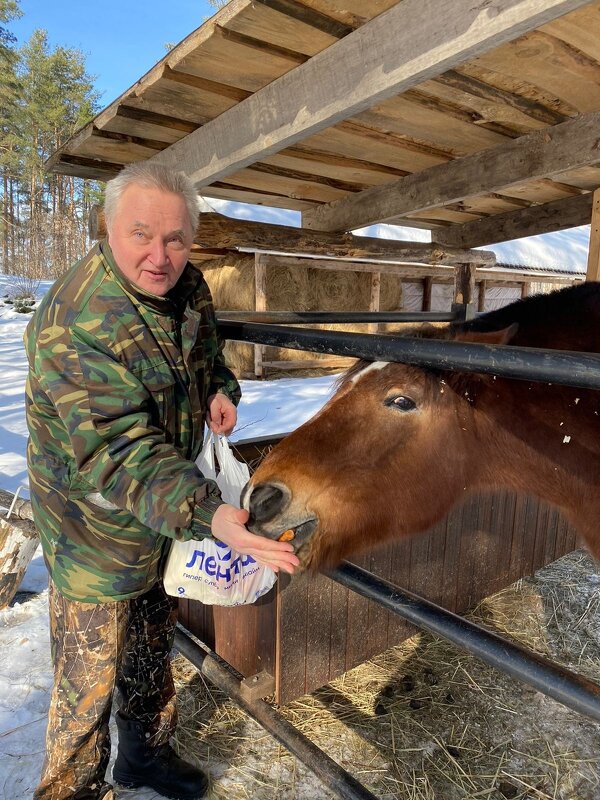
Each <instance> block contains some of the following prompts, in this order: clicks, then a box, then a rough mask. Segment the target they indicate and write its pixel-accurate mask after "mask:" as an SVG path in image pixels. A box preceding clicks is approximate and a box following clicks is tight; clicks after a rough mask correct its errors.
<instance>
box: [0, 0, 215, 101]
mask: <svg viewBox="0 0 600 800" xmlns="http://www.w3.org/2000/svg"><path fill="white" fill-rule="evenodd" d="M20 7H21V11H22V12H23V16H22V17H21V18H20V19H19V20H15V21H13V22H11V23H10V24H9V25H8V27H9V29H10V30H11V31H12V32H13V33H14V34H15V36H16V37H17V40H18V44H19V45H22V44H24V43H25V42H26V41H27V39H29V37H30V36H31V34H32V33H33V31H34V30H35V29H37V28H44V29H45V30H46V31H47V32H48V37H49V43H50V46H51V47H57V46H60V45H62V46H65V47H70V48H76V49H78V50H81V51H82V52H83V53H84V55H85V56H86V63H87V67H88V73H89V74H90V75H92V76H95V77H96V81H95V84H96V88H97V89H98V90H99V91H100V92H101V93H102V97H101V100H100V103H101V106H102V108H104V107H106V106H107V105H109V104H110V103H111V102H112V101H113V100H116V98H117V97H118V96H119V95H120V94H122V92H124V91H125V90H126V89H129V87H130V86H131V85H132V84H134V83H135V82H136V81H137V80H138V78H140V77H141V76H142V75H143V74H145V73H146V72H148V70H149V69H151V68H152V67H153V66H154V65H155V64H156V62H157V61H160V59H161V58H162V57H163V56H164V55H166V52H167V50H166V48H165V45H166V44H167V43H171V44H178V43H179V42H180V41H181V40H182V39H184V38H185V37H186V36H188V34H190V33H191V32H192V31H194V30H195V29H196V28H198V27H200V25H202V23H203V22H204V21H205V20H206V19H207V17H210V16H212V15H213V14H214V13H215V9H214V8H213V7H212V6H211V5H210V4H209V3H208V2H206V0H176V2H175V3H172V4H165V3H161V2H159V1H158V0H143V2H142V0H133V2H132V0H103V2H102V3H93V2H86V1H85V0H20Z"/></svg>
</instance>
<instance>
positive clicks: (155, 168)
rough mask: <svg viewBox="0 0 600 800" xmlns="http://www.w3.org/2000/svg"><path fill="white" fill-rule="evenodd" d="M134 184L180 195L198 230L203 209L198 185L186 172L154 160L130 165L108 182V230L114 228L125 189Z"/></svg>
mask: <svg viewBox="0 0 600 800" xmlns="http://www.w3.org/2000/svg"><path fill="white" fill-rule="evenodd" d="M133 184H135V185H137V186H145V187H146V188H148V189H159V190H160V191H163V192H171V193H172V194H178V195H180V196H181V197H182V198H183V200H184V201H185V205H186V208H187V212H188V216H189V218H190V223H191V226H192V230H193V231H195V230H196V227H197V226H198V217H199V216H200V209H199V205H198V193H197V192H196V189H195V187H194V184H193V183H192V181H191V180H190V179H189V178H188V177H187V175H185V174H184V173H183V172H174V171H173V170H171V169H169V168H168V167H164V166H162V164H153V163H152V162H150V161H138V162H136V163H134V164H128V165H127V166H126V167H124V168H123V169H122V170H121V172H119V174H118V175H117V176H116V177H115V178H112V179H111V180H110V181H108V183H107V184H106V191H105V194H104V218H105V220H106V227H107V229H108V230H110V229H111V227H112V223H113V221H114V219H115V215H116V213H117V206H118V204H119V201H120V199H121V197H122V196H123V192H124V191H125V189H127V188H128V187H129V186H132V185H133Z"/></svg>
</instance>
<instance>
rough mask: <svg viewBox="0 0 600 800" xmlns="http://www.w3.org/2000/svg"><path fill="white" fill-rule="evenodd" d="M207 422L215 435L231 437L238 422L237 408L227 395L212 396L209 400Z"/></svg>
mask: <svg viewBox="0 0 600 800" xmlns="http://www.w3.org/2000/svg"><path fill="white" fill-rule="evenodd" d="M206 422H207V424H208V427H209V428H210V429H211V431H212V432H213V433H222V434H223V435H224V436H229V434H230V433H231V431H232V430H233V429H234V428H235V423H236V422H237V408H236V407H235V406H234V405H233V403H232V402H231V400H230V399H229V398H228V397H227V396H226V395H224V394H221V393H220V392H218V393H217V394H212V395H211V396H210V397H209V398H208V413H207V415H206Z"/></svg>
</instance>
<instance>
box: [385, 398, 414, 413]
mask: <svg viewBox="0 0 600 800" xmlns="http://www.w3.org/2000/svg"><path fill="white" fill-rule="evenodd" d="M385 404H386V406H393V407H394V408H397V409H398V411H412V410H413V409H415V408H416V407H417V404H416V403H415V401H414V400H411V399H410V397H406V396H405V395H403V394H398V395H394V396H393V397H388V399H387V400H386V401H385Z"/></svg>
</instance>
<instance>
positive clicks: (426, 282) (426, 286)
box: [421, 277, 433, 311]
mask: <svg viewBox="0 0 600 800" xmlns="http://www.w3.org/2000/svg"><path fill="white" fill-rule="evenodd" d="M432 289H433V278H431V277H427V278H423V303H422V305H421V308H422V309H423V311H431V291H432Z"/></svg>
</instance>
